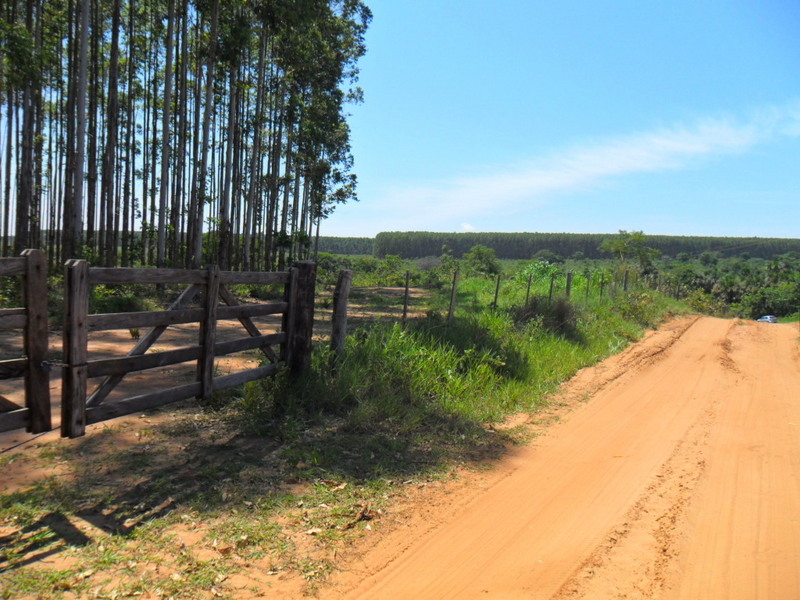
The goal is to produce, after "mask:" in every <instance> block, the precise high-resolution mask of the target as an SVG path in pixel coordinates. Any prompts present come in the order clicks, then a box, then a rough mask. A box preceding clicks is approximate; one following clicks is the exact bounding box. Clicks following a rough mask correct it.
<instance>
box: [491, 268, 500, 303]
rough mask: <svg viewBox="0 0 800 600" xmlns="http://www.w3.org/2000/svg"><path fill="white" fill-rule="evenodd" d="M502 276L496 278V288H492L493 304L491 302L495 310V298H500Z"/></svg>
mask: <svg viewBox="0 0 800 600" xmlns="http://www.w3.org/2000/svg"><path fill="white" fill-rule="evenodd" d="M501 277H502V275H498V276H497V286H495V288H494V302H492V308H493V309H494V310H497V298H498V297H499V296H500V278H501Z"/></svg>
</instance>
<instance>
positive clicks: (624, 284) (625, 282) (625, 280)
mask: <svg viewBox="0 0 800 600" xmlns="http://www.w3.org/2000/svg"><path fill="white" fill-rule="evenodd" d="M622 291H623V292H627V291H628V269H625V277H624V278H623V280H622Z"/></svg>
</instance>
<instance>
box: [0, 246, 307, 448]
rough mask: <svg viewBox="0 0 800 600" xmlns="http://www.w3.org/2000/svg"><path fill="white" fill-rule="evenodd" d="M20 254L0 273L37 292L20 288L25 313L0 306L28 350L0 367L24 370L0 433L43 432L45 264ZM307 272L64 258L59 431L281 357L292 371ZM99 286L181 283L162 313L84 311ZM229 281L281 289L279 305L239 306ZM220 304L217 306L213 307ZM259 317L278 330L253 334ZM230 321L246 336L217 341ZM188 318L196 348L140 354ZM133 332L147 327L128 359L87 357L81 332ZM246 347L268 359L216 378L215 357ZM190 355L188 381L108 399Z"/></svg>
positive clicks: (182, 394) (185, 393) (302, 266)
mask: <svg viewBox="0 0 800 600" xmlns="http://www.w3.org/2000/svg"><path fill="white" fill-rule="evenodd" d="M28 252H29V253H33V254H27V255H25V256H23V258H20V259H2V261H0V275H14V274H22V275H24V276H25V281H26V289H28V287H29V286H31V285H36V286H39V287H38V288H36V289H37V290H38V291H30V292H26V294H25V302H26V306H27V309H11V310H6V311H0V326H3V325H4V326H5V327H6V328H15V327H16V328H19V327H21V326H23V327H24V328H25V344H26V354H27V358H26V359H20V360H18V361H5V363H0V376H2V375H6V374H7V376H11V375H17V376H18V375H21V374H25V376H26V404H27V408H26V409H20V410H15V411H13V412H10V413H0V431H5V430H10V429H16V428H19V427H22V426H24V425H27V428H28V430H29V431H31V432H34V433H35V432H39V431H47V430H49V429H50V428H51V425H50V423H51V420H50V401H49V394H47V392H48V389H49V380H48V378H47V366H48V363H47V362H46V352H47V318H46V309H47V305H46V298H47V284H46V279H47V277H46V273H44V272H43V271H42V268H43V265H44V262H31V256H37V257H38V256H40V255H39V254H36V253H38V252H39V251H28ZM38 260H39V259H37V261H38ZM42 260H43V259H42ZM7 261H8V262H7ZM315 275H316V265H315V264H314V263H313V262H310V261H304V262H300V263H297V264H296V265H295V266H294V267H292V268H291V269H290V270H289V271H284V272H277V273H261V272H239V271H220V270H219V267H217V266H216V265H210V266H208V267H207V268H206V269H196V270H180V269H129V268H95V267H90V266H89V265H88V263H87V262H86V261H84V260H70V261H68V262H67V263H66V265H65V273H64V287H65V290H64V305H65V306H64V308H65V310H64V327H63V363H62V365H61V366H62V386H61V434H62V436H64V437H71V438H73V437H79V436H81V435H83V434H84V432H85V429H86V425H88V424H91V423H97V422H99V421H103V420H106V419H110V418H113V417H117V416H121V415H124V414H130V413H132V412H138V411H141V410H144V409H147V408H153V407H156V406H161V405H163V404H167V403H170V402H175V401H178V400H183V399H186V398H191V397H197V398H206V397H208V396H209V395H210V394H212V393H213V392H214V391H216V390H221V389H225V388H228V387H233V386H236V385H240V384H242V383H246V382H248V381H253V380H255V379H260V378H262V377H267V376H269V375H272V374H274V373H275V372H276V371H277V370H278V368H279V366H278V363H281V362H282V363H285V364H286V366H287V367H288V368H289V370H290V371H291V372H292V373H293V374H299V373H301V372H302V371H304V370H305V369H306V368H308V366H309V364H310V360H311V334H312V330H313V319H314V283H315ZM101 284H111V285H120V284H156V285H163V284H170V285H174V284H179V285H182V286H183V285H185V286H187V287H186V288H185V289H184V290H183V292H182V293H181V294H180V296H179V297H178V298H177V299H176V300H175V301H174V302H173V303H172V305H171V306H170V307H169V308H168V309H167V310H165V311H145V312H132V313H108V314H91V315H90V314H89V298H90V295H91V287H92V286H95V285H101ZM236 284H274V285H280V286H282V287H283V290H282V292H283V294H282V295H283V299H282V301H280V302H268V303H262V304H248V305H241V304H239V303H238V302H237V301H236V298H235V297H234V295H233V294H232V293H231V291H230V289H229V287H230V286H231V285H236ZM196 298H199V299H200V303H199V307H191V304H192V302H193V301H194V300H195V299H196ZM220 300H221V301H222V302H223V303H224V304H225V305H224V306H222V305H220ZM265 315H281V327H280V330H279V331H278V332H277V333H269V334H262V333H261V332H260V331H259V329H258V327H257V326H256V324H255V323H254V322H253V320H252V319H253V318H255V317H259V316H265ZM4 319H5V320H4ZM25 319H27V320H25ZM233 319H236V320H238V321H239V322H240V323H241V324H242V326H243V327H244V330H245V331H246V333H247V337H243V338H239V339H236V340H232V341H224V342H218V341H217V323H218V321H220V320H233ZM187 323H199V339H198V343H197V344H196V345H192V346H188V347H183V348H178V349H174V350H168V351H163V352H147V351H148V349H150V348H151V346H152V345H153V344H154V343H155V342H156V341H157V340H158V339H159V337H160V336H161V334H162V333H164V331H166V329H167V327H168V326H170V325H178V324H187ZM139 328H149V330H148V331H147V332H146V333H145V335H143V336H142V337H141V338H140V339H139V341H138V342H137V343H136V345H135V346H134V348H133V349H132V350H131V351H130V352H129V353H128V354H127V356H124V357H118V358H103V359H94V360H90V356H89V345H88V339H89V332H90V331H106V330H113V329H130V330H138V329H139ZM273 346H275V347H277V350H276V349H275V348H273ZM253 349H259V350H260V351H261V352H262V353H263V354H264V356H265V357H266V359H267V361H268V364H266V365H264V366H261V367H257V368H253V369H247V370H244V371H239V372H236V373H232V374H228V375H223V376H215V359H216V357H219V356H224V355H227V354H232V353H236V352H241V351H245V350H253ZM190 361H195V362H196V377H195V381H193V382H192V383H188V384H184V385H178V386H175V387H171V388H168V389H161V390H158V391H154V392H149V393H145V394H141V395H137V396H132V397H127V398H123V399H117V400H114V401H107V400H108V397H109V394H110V393H111V391H112V390H113V389H114V388H115V387H116V386H117V384H119V383H120V381H121V380H122V379H123V378H124V377H125V375H126V374H128V373H132V372H136V371H143V370H147V369H154V368H158V367H164V366H168V365H174V364H179V363H185V362H190ZM92 378H102V381H101V383H100V384H99V385H97V387H96V388H95V389H93V390H92V391H91V393H89V390H88V387H89V386H88V383H89V380H90V379H92ZM29 388H30V393H28V391H29Z"/></svg>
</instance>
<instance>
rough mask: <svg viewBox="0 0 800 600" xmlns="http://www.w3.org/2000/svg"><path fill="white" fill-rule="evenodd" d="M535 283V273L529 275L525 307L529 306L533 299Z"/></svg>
mask: <svg viewBox="0 0 800 600" xmlns="http://www.w3.org/2000/svg"><path fill="white" fill-rule="evenodd" d="M532 282H533V273H531V274H530V275H528V289H527V290H525V306H528V302H529V301H530V299H531V283H532Z"/></svg>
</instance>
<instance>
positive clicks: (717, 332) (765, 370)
mask: <svg viewBox="0 0 800 600" xmlns="http://www.w3.org/2000/svg"><path fill="white" fill-rule="evenodd" d="M567 392H568V394H569V395H570V397H571V398H573V401H574V399H575V398H576V397H581V398H586V399H587V401H586V402H582V403H581V404H580V406H579V407H578V408H577V409H576V410H574V411H572V412H571V413H569V414H568V415H567V416H566V417H565V418H564V419H563V420H562V421H561V422H560V423H558V424H556V425H555V426H553V427H551V428H549V429H548V431H547V433H546V434H545V435H544V436H542V437H541V438H539V439H537V440H536V441H535V443H533V444H532V445H530V446H526V447H523V448H520V449H518V450H516V451H514V453H513V454H512V455H511V456H510V457H509V458H508V459H507V460H504V461H503V462H502V464H501V465H499V467H498V468H497V469H496V470H494V471H493V472H492V473H491V474H489V475H487V476H486V477H485V479H484V480H483V484H482V485H481V486H480V487H478V488H472V489H470V490H468V491H461V492H455V493H454V494H453V495H452V496H451V497H448V498H446V499H444V501H443V502H441V506H439V507H438V508H436V509H435V510H433V511H432V513H431V515H430V517H431V518H430V519H427V520H425V521H421V520H420V519H409V522H408V524H407V525H406V526H400V527H397V528H396V529H395V530H394V531H393V532H391V533H389V534H388V535H387V536H385V537H384V538H383V539H382V540H381V541H379V542H377V543H376V544H375V545H374V547H373V548H372V549H370V550H369V551H367V552H366V553H365V554H364V555H363V556H361V557H360V558H357V559H353V560H352V561H347V562H350V564H349V565H347V566H345V567H344V570H343V572H341V573H340V574H339V575H338V576H336V577H335V578H334V581H333V585H332V586H331V588H328V589H327V590H325V591H324V592H323V594H322V595H323V597H325V598H332V597H336V598H347V599H355V598H358V599H369V600H381V599H391V600H398V599H404V598H408V599H414V600H425V599H431V600H434V599H435V600H444V599H447V598H457V599H459V600H467V599H473V598H481V599H485V598H500V599H503V600H513V599H517V598H520V599H522V598H525V599H532V598H536V599H554V600H568V599H569V600H577V599H592V600H602V599H611V598H625V599H627V600H631V599H640V598H641V599H645V598H647V599H653V598H659V599H667V600H673V599H681V600H682V599H687V600H688V599H691V600H697V599H721V598H725V599H741V600H754V599H765V600H766V599H769V600H783V599H785V600H798V599H800V352H799V351H798V328H797V326H796V325H782V324H779V325H771V324H766V323H753V322H744V321H725V320H719V319H712V318H700V319H697V320H694V319H690V320H684V321H678V322H676V323H673V324H672V325H670V326H668V327H665V328H662V329H661V330H659V331H657V332H653V333H652V334H650V335H649V336H648V337H647V338H646V339H645V340H644V341H642V342H640V343H638V344H636V345H634V346H633V347H631V348H630V349H629V350H628V351H626V352H624V353H622V354H621V355H619V356H617V357H614V358H613V359H610V360H609V361H606V362H604V363H602V364H601V365H600V366H599V367H595V368H594V369H588V370H586V371H585V372H583V373H581V374H579V376H578V377H577V378H576V379H575V380H574V381H573V382H572V383H571V384H570V386H569V388H568V390H567Z"/></svg>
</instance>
